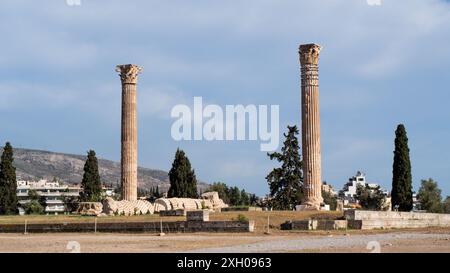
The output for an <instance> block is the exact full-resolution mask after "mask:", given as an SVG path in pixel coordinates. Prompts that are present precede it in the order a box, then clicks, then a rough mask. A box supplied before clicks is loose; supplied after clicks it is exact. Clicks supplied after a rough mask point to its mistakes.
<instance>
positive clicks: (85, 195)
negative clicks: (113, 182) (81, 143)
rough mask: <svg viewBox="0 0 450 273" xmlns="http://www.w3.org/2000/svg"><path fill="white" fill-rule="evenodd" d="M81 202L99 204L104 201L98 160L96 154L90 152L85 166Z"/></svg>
mask: <svg viewBox="0 0 450 273" xmlns="http://www.w3.org/2000/svg"><path fill="white" fill-rule="evenodd" d="M81 187H82V188H83V190H82V192H81V193H80V200H81V202H99V201H101V199H102V183H101V181H100V174H99V172H98V160H97V157H96V156H95V152H94V151H93V150H90V151H89V152H88V156H87V159H86V163H85V164H84V175H83V180H82V181H81Z"/></svg>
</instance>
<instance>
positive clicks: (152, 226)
mask: <svg viewBox="0 0 450 273" xmlns="http://www.w3.org/2000/svg"><path fill="white" fill-rule="evenodd" d="M162 226H163V232H165V233H180V232H253V231H254V228H255V223H254V222H253V221H249V222H239V221H211V222H201V221H196V222H187V221H178V222H163V223H162ZM24 231H25V227H24V225H23V224H21V225H0V233H24ZM94 231H95V224H94V222H92V223H68V224H28V225H27V232H28V233H55V232H94ZM160 231H161V223H160V222H120V223H116V222H114V223H97V232H118V233H122V232H136V233H140V232H154V233H159V232H160Z"/></svg>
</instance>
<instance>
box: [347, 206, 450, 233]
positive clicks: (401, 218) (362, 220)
mask: <svg viewBox="0 0 450 273" xmlns="http://www.w3.org/2000/svg"><path fill="white" fill-rule="evenodd" d="M344 216H345V218H346V219H347V220H348V222H349V224H348V225H349V228H355V229H389V228H426V227H450V214H441V213H419V212H397V211H364V210H347V211H345V212H344Z"/></svg>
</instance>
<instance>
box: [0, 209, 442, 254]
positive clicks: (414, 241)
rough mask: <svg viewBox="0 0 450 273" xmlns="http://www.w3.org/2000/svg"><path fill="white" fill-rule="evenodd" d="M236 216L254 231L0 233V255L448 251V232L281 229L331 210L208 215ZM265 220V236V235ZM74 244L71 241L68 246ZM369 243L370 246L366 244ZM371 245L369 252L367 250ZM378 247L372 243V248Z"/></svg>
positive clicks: (37, 219) (17, 219)
mask: <svg viewBox="0 0 450 273" xmlns="http://www.w3.org/2000/svg"><path fill="white" fill-rule="evenodd" d="M239 214H243V215H245V216H246V217H247V218H249V219H251V220H255V222H256V228H257V230H256V232H254V233H239V234H236V233H233V234H224V233H222V234H217V233H195V234H182V233H178V234H175V233H170V231H165V232H166V234H167V235H166V236H164V237H159V236H157V235H156V234H147V233H146V234H111V233H96V234H94V233H51V234H48V233H47V234H27V235H23V234H0V252H71V251H72V250H73V249H74V248H73V247H74V246H77V245H78V244H79V246H80V251H81V252H200V253H201V252H371V251H373V250H377V246H379V247H380V249H379V250H380V252H450V228H449V229H426V230H424V229H415V230H389V231H388V230H375V231H361V230H348V231H345V230H343V231H331V232H327V231H281V230H279V224H281V223H282V222H284V221H286V220H300V219H307V218H311V217H312V218H337V217H340V216H341V214H339V213H335V212H328V213H317V212H290V211H287V212H286V211H283V212H280V211H275V212H224V213H214V214H212V215H211V217H210V218H211V220H231V219H236V218H237V217H238V215H239ZM267 216H269V219H270V223H271V234H270V235H265V234H264V231H265V230H266V228H267V226H266V223H267ZM25 219H27V221H28V222H31V223H42V222H51V223H63V222H80V221H83V222H86V221H87V222H89V221H90V222H94V218H92V217H79V216H10V217H0V224H12V223H23V222H24V220H25ZM160 219H161V218H160V217H159V216H158V215H143V216H130V217H125V216H120V217H117V216H116V217H99V218H97V220H98V221H99V222H100V221H105V222H116V221H129V222H132V221H149V222H153V221H155V222H159V221H160ZM162 219H163V221H179V220H184V217H162ZM74 242H75V243H74ZM369 243H370V244H369ZM368 244H369V246H372V247H373V246H374V247H375V248H369V249H368V248H367V247H368ZM377 244H378V245H377Z"/></svg>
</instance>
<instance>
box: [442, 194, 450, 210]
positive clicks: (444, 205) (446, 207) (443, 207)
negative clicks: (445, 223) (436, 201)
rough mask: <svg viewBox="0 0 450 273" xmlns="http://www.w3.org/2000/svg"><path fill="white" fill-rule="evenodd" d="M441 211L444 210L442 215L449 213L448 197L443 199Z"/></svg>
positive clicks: (449, 199)
mask: <svg viewBox="0 0 450 273" xmlns="http://www.w3.org/2000/svg"><path fill="white" fill-rule="evenodd" d="M442 209H443V210H444V213H450V196H447V198H445V200H444V202H443V203H442Z"/></svg>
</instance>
